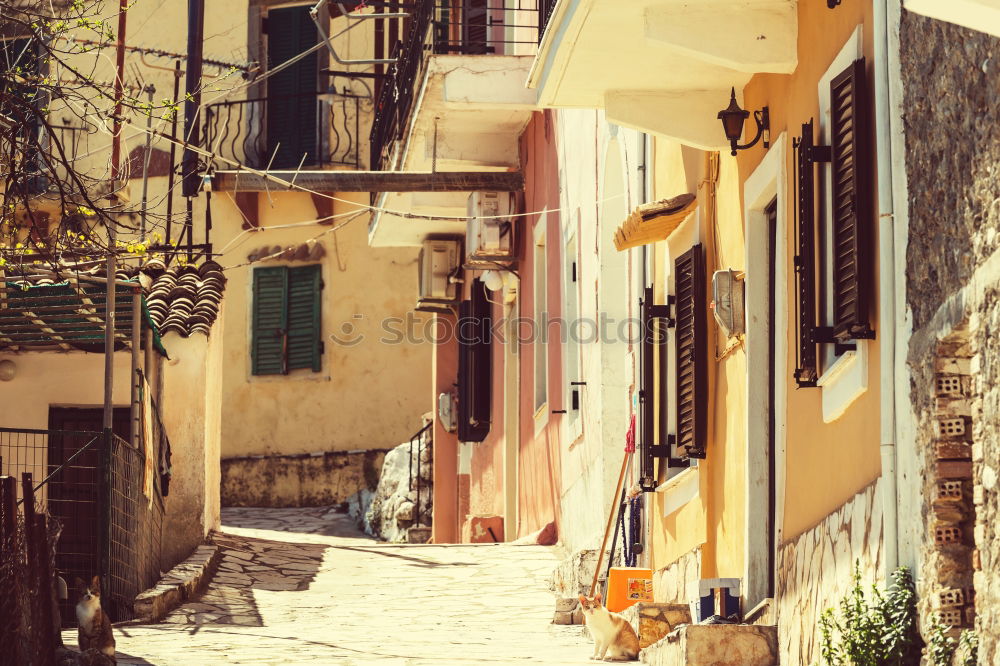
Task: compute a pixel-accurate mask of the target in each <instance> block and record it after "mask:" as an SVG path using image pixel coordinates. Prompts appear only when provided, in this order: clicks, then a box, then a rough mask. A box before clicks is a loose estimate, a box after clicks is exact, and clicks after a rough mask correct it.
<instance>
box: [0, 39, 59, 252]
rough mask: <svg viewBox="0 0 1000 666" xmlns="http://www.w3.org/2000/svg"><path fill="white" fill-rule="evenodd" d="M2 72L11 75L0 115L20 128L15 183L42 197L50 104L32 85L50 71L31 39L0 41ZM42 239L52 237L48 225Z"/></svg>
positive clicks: (44, 182)
mask: <svg viewBox="0 0 1000 666" xmlns="http://www.w3.org/2000/svg"><path fill="white" fill-rule="evenodd" d="M0 69H3V70H4V71H5V72H7V73H8V77H7V79H6V86H5V89H4V90H3V93H4V101H3V102H2V103H0V114H2V115H4V116H6V117H7V118H10V119H11V120H13V121H14V122H15V124H16V125H17V129H16V130H15V131H16V134H15V137H14V140H15V141H16V142H17V144H18V147H19V150H18V151H17V152H18V153H20V155H19V156H18V157H17V158H16V159H18V161H19V164H17V165H16V166H15V168H14V169H13V172H14V174H15V179H14V183H12V184H14V185H15V187H16V188H17V189H18V190H20V191H21V192H22V193H24V194H38V193H40V192H44V191H45V189H46V187H47V182H46V179H44V178H43V177H42V175H41V173H40V171H41V169H42V162H41V159H40V155H39V151H38V146H39V145H40V142H41V141H42V136H41V134H40V131H41V126H42V123H41V118H40V115H41V113H40V111H39V110H40V109H41V108H43V107H44V106H46V103H45V99H43V96H42V95H40V92H39V89H38V88H36V87H35V86H34V85H31V83H28V82H30V81H31V80H32V79H34V78H35V77H39V76H40V75H41V74H42V72H43V71H44V70H45V69H47V68H45V67H44V64H43V61H42V59H41V58H40V57H39V55H38V45H37V44H36V42H35V40H34V39H32V38H31V37H19V38H15V39H6V40H0ZM16 81H21V82H16ZM26 81H27V82H26ZM39 231H42V230H39ZM42 236H43V237H44V236H48V229H47V225H46V229H44V233H43V234H42Z"/></svg>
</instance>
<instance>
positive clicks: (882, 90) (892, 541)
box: [872, 0, 899, 579]
mask: <svg viewBox="0 0 1000 666" xmlns="http://www.w3.org/2000/svg"><path fill="white" fill-rule="evenodd" d="M894 1H897V0H873V2H872V9H873V12H872V13H873V16H874V35H875V44H874V46H875V65H874V70H875V141H876V150H877V168H878V252H879V328H880V329H881V331H880V333H879V338H880V343H879V344H880V346H881V349H880V350H879V352H880V353H879V377H880V386H881V393H880V395H879V399H880V409H879V412H880V415H881V419H880V421H881V428H880V439H879V442H880V447H879V448H880V451H881V456H882V517H883V518H882V519H883V521H884V522H883V530H882V532H883V535H884V536H883V539H884V542H885V560H884V562H885V570H886V571H885V572H886V576H887V579H888V574H889V573H891V572H892V571H893V570H894V569H895V568H896V567H897V566H898V563H899V531H898V491H897V487H896V388H897V387H896V382H895V356H896V321H895V319H896V317H895V312H896V265H895V246H894V245H895V244H894V238H893V232H894V229H893V218H894V208H895V205H894V204H895V202H894V200H893V178H892V176H893V171H892V149H893V145H892V144H893V142H892V141H891V122H890V109H889V105H890V99H889V24H888V4H889V3H890V2H894Z"/></svg>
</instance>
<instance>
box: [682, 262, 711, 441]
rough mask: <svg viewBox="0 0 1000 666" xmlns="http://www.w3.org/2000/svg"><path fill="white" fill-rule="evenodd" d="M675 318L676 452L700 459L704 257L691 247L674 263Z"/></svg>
mask: <svg viewBox="0 0 1000 666" xmlns="http://www.w3.org/2000/svg"><path fill="white" fill-rule="evenodd" d="M674 290H675V292H676V298H677V317H676V326H675V332H674V339H675V342H676V348H677V362H676V366H677V367H676V370H677V451H678V453H679V454H680V455H681V456H685V457H688V458H704V457H705V445H706V439H707V425H708V356H707V344H706V343H707V333H706V330H705V328H706V324H705V319H706V316H707V310H706V308H707V303H706V300H705V255H704V252H703V249H702V246H701V245H695V246H694V247H692V248H691V249H690V250H688V251H687V252H685V253H684V254H682V255H681V256H679V257H678V258H677V259H676V261H674Z"/></svg>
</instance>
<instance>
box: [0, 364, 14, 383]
mask: <svg viewBox="0 0 1000 666" xmlns="http://www.w3.org/2000/svg"><path fill="white" fill-rule="evenodd" d="M16 375H17V365H15V364H14V361H11V360H10V359H4V360H2V361H0V381H3V382H9V381H10V380H12V379H14V377H15V376H16Z"/></svg>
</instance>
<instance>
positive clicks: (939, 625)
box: [927, 613, 979, 666]
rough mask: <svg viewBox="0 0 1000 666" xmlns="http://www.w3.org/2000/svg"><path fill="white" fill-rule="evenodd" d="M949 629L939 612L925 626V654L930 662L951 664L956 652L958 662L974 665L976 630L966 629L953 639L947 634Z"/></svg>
mask: <svg viewBox="0 0 1000 666" xmlns="http://www.w3.org/2000/svg"><path fill="white" fill-rule="evenodd" d="M949 629H950V627H948V626H947V625H945V624H944V623H943V622H942V621H941V616H940V615H939V614H937V613H935V614H934V615H932V616H931V619H930V624H929V625H928V627H927V635H928V640H929V642H928V645H927V656H928V657H930V658H931V663H932V664H934V666H951V665H952V664H953V663H955V661H954V656H955V654H956V653H958V657H959V661H958V663H960V664H961V665H962V666H976V664H977V663H978V660H979V637H978V636H977V635H976V632H974V631H970V630H968V629H966V630H965V631H963V632H962V633H961V634H960V635H959V637H958V640H955V639H954V638H953V637H951V636H949V635H948V630H949Z"/></svg>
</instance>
